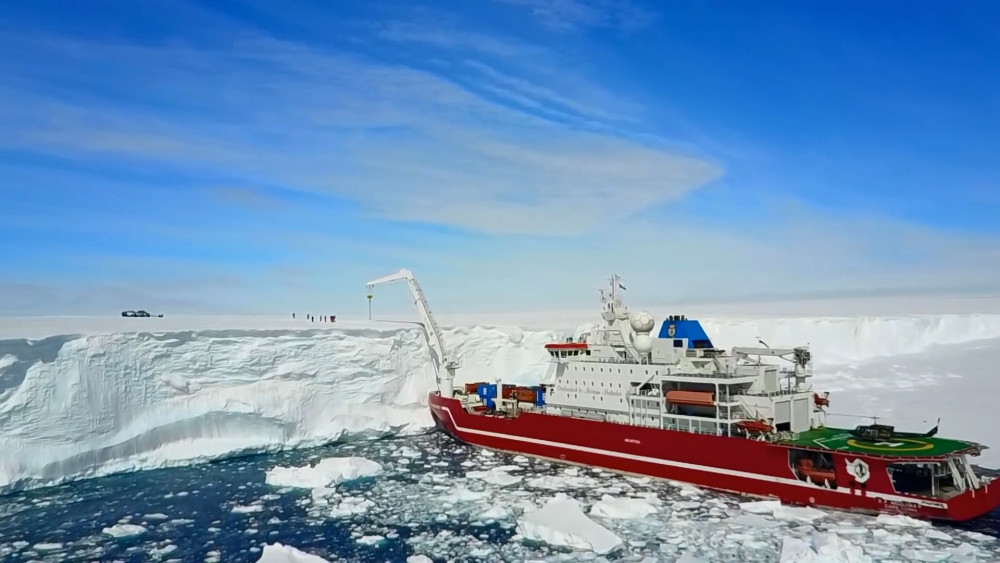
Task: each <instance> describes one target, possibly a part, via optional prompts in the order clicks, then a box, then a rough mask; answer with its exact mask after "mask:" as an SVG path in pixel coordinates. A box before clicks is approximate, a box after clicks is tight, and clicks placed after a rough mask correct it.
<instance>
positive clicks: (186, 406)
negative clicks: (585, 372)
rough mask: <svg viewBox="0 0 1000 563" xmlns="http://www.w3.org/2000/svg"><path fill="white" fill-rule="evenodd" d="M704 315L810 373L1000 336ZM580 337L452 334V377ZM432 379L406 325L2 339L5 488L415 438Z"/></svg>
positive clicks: (512, 378) (922, 324)
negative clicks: (806, 347) (782, 352)
mask: <svg viewBox="0 0 1000 563" xmlns="http://www.w3.org/2000/svg"><path fill="white" fill-rule="evenodd" d="M703 322H704V324H705V327H706V329H707V330H708V332H709V334H710V336H711V337H712V338H713V339H715V340H716V345H719V346H724V347H727V348H728V347H731V346H734V345H754V344H755V343H756V338H757V337H758V336H759V337H761V338H762V339H764V340H765V341H766V342H767V343H768V344H770V345H772V346H791V345H798V344H802V343H806V342H809V343H811V344H812V346H813V350H814V356H815V358H816V361H817V367H822V365H823V364H824V363H825V364H835V363H838V362H840V363H844V362H857V361H863V360H865V359H868V358H872V357H875V356H888V355H895V354H903V353H910V352H917V351H920V350H923V349H925V348H927V347H928V346H930V345H932V344H934V343H957V342H964V341H970V340H977V339H987V338H1000V315H955V316H934V317H894V318H876V319H847V318H843V319H803V318H789V319H763V318H757V319H728V320H709V319H704V320H703ZM154 326H155V325H154ZM381 326H384V325H381ZM582 328H584V327H578V328H577V329H576V330H581V329H582ZM573 332H574V328H573V327H566V328H563V329H561V330H552V331H542V330H522V329H518V328H513V327H505V328H490V327H458V328H451V329H448V330H446V333H445V340H446V342H447V344H448V346H449V347H450V348H451V349H452V350H453V351H454V352H455V354H456V355H457V356H458V357H459V358H460V359H461V361H462V364H463V367H462V369H461V370H460V371H459V380H458V383H461V382H463V381H476V380H487V379H495V378H497V377H500V376H502V377H503V378H504V380H505V381H509V382H535V381H538V380H539V379H541V378H542V377H543V376H544V375H545V373H546V370H547V368H548V364H547V356H546V354H545V352H544V350H543V348H542V345H543V344H545V343H546V342H550V341H553V340H554V339H562V338H564V337H565V336H568V335H570V334H572V333H573ZM433 385H434V376H433V373H432V371H431V366H430V361H429V356H428V352H427V349H426V346H425V344H424V340H423V336H422V333H421V332H420V331H419V329H414V328H409V327H407V328H324V329H309V330H303V329H298V330H296V329H285V328H283V329H281V330H267V329H256V330H251V329H240V330H196V331H169V332H155V333H154V332H128V333H110V334H108V333H96V334H84V335H61V336H49V337H46V338H42V339H39V340H25V339H13V340H0V490H3V489H7V488H11V487H25V486H32V485H38V484H48V483H53V482H58V481H60V480H63V479H67V478H78V477H86V476H94V475H99V474H105V473H110V472H116V471H125V470H132V469H140V468H150V467H163V466H168V465H175V464H183V463H190V462H192V461H197V460H204V459H211V458H217V457H222V456H227V455H232V454H234V453H239V452H247V451H255V452H256V451H262V450H263V451H266V450H271V449H278V448H288V447H303V446H308V445H314V444H320V443H324V442H329V441H332V440H337V439H342V438H345V437H352V436H370V435H376V436H377V435H386V434H393V433H407V432H420V431H423V430H425V429H427V428H429V427H430V425H431V420H430V416H429V414H428V413H427V409H426V407H425V404H426V393H427V392H428V391H429V390H430V389H432V388H433Z"/></svg>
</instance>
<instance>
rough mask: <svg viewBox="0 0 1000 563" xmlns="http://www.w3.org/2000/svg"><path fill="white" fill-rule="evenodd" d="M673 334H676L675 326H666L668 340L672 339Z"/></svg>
mask: <svg viewBox="0 0 1000 563" xmlns="http://www.w3.org/2000/svg"><path fill="white" fill-rule="evenodd" d="M675 334H677V327H676V326H675V325H668V326H667V336H669V337H670V338H673V337H674V335H675Z"/></svg>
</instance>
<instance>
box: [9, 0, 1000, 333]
mask: <svg viewBox="0 0 1000 563" xmlns="http://www.w3.org/2000/svg"><path fill="white" fill-rule="evenodd" d="M998 26H1000V6H998V5H997V4H995V3H987V2H969V3H960V4H955V3H942V2H902V1H886V2H879V3H875V4H865V3H858V2H851V3H843V2H791V1H789V2H771V3H766V4H763V5H762V4H760V3H756V2H707V1H697V2H694V1H692V2H671V3H658V2H641V1H639V0H476V1H473V2H438V3H434V2H429V3H428V2H424V3H413V2H393V1H389V2H378V3H374V2H372V3H368V2H346V1H306V0H290V1H289V0H286V1H282V2H275V1H264V0H232V1H226V2H197V1H191V0H169V1H166V0H161V1H158V0H154V1H147V2H141V3H140V2H134V3H133V2H124V3H123V2H112V1H104V0H96V1H92V2H87V3H85V4H81V3H78V2H68V1H61V2H56V1H49V2H32V3H25V2H4V3H3V4H2V6H0V50H2V56H0V99H2V100H3V104H0V128H2V129H0V130H2V135H0V197H2V205H0V256H2V257H3V268H0V314H58V313H64V314H65V313H80V314H95V313H109V312H110V313H112V314H113V313H115V312H117V311H119V310H121V309H125V308H146V309H150V310H157V311H161V310H162V311H165V312H167V313H178V312H215V311H240V312H278V313H285V312H290V311H293V310H296V311H300V312H303V311H306V310H314V311H315V310H330V311H331V312H340V314H342V315H349V314H351V313H353V312H360V311H363V310H364V307H365V303H364V299H363V286H364V282H365V281H366V280H368V279H371V278H374V277H378V276H381V275H384V274H386V273H389V272H392V271H395V270H396V269H398V268H399V267H409V268H411V269H413V270H414V271H415V272H416V273H417V275H418V277H419V278H420V279H421V280H422V281H423V283H424V285H425V286H426V289H427V291H428V292H429V294H430V296H431V298H432V299H433V303H434V304H435V305H436V308H439V309H442V310H454V311H459V310H465V311H490V310H498V309H502V310H511V309H512V308H514V309H515V310H516V309H517V308H524V309H528V308H533V307H546V308H563V307H580V306H590V305H592V302H593V300H594V298H595V289H596V288H597V287H599V286H600V285H601V283H602V281H601V280H603V279H604V278H605V277H606V276H607V275H608V274H610V272H612V271H617V272H618V273H621V274H623V275H625V276H626V279H627V280H628V281H629V282H630V283H629V285H630V291H631V292H632V293H633V294H634V297H633V299H635V300H640V301H644V302H647V303H668V302H671V301H682V300H698V301H713V300H726V299H738V298H751V297H753V296H760V295H771V296H773V295H778V296H781V295H786V296H793V295H802V294H810V293H813V292H833V293H837V292H844V293H849V292H862V293H863V292H866V291H880V292H885V291H889V292H892V291H900V292H902V291H906V292H914V291H916V292H973V291H975V292H983V291H996V289H997V288H998V285H1000V282H998V281H997V280H998V279H1000V278H998V274H1000V219H997V218H998V217H1000V159H997V158H996V156H995V155H996V154H998V149H1000V133H998V131H1000V71H998V70H997V68H996V53H998V52H1000V37H998V36H997V35H996V34H995V33H994V31H995V29H997V27H998ZM401 292H402V289H400V290H397V291H392V292H388V291H382V292H380V293H391V294H393V295H395V294H397V293H401ZM392 299H396V300H397V301H396V303H397V304H398V303H403V302H405V299H403V300H400V299H399V296H398V295H396V296H395V297H391V298H390V302H391V300H392Z"/></svg>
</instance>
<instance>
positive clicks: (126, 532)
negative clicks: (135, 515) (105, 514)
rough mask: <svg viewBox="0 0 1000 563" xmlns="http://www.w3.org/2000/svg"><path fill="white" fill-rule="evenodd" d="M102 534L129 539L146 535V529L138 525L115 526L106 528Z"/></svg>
mask: <svg viewBox="0 0 1000 563" xmlns="http://www.w3.org/2000/svg"><path fill="white" fill-rule="evenodd" d="M101 533H102V534H105V535H108V536H111V537H114V538H127V537H131V536H138V535H139V534H145V533H146V528H144V527H142V526H139V525H137V524H115V525H114V526H111V527H108V528H104V529H103V530H101Z"/></svg>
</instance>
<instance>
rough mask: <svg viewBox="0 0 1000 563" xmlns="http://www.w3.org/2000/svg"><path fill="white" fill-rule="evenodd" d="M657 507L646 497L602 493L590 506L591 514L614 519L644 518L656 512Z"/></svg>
mask: <svg viewBox="0 0 1000 563" xmlns="http://www.w3.org/2000/svg"><path fill="white" fill-rule="evenodd" d="M657 512H658V509H657V508H656V507H655V506H654V505H653V503H652V502H650V501H649V499H648V498H645V499H642V498H627V497H626V498H615V497H613V496H611V495H604V496H602V497H601V500H599V501H598V502H595V503H594V505H593V506H591V507H590V515H591V516H600V517H603V518H615V519H636V518H645V517H646V516H649V515H651V514H656V513H657Z"/></svg>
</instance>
